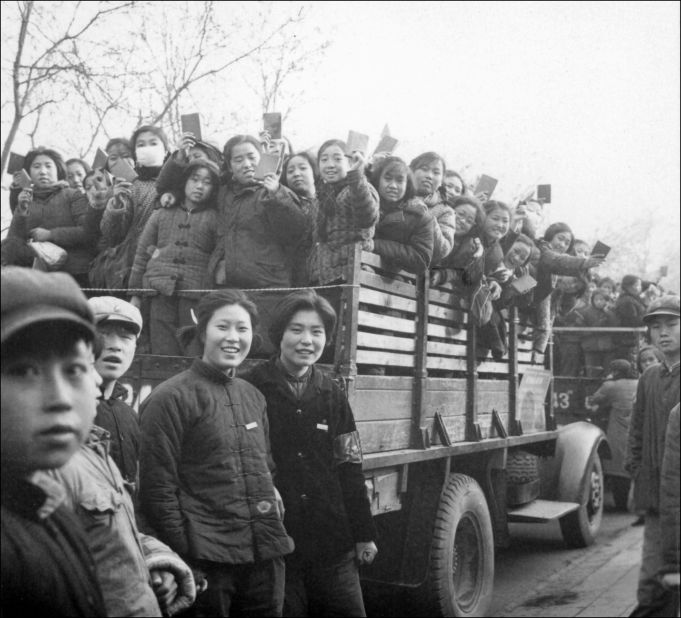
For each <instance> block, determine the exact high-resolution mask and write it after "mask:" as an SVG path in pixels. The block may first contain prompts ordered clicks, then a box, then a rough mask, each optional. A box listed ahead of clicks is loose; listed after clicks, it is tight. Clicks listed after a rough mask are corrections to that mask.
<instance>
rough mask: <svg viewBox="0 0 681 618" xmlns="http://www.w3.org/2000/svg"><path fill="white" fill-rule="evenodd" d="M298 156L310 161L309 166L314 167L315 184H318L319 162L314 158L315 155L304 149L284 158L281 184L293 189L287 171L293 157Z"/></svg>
mask: <svg viewBox="0 0 681 618" xmlns="http://www.w3.org/2000/svg"><path fill="white" fill-rule="evenodd" d="M297 158H301V159H305V160H306V161H307V162H308V164H309V166H310V167H311V168H312V177H313V178H314V182H315V184H317V181H318V180H319V169H318V168H317V162H316V161H315V160H314V157H313V156H312V155H311V154H310V153H309V152H307V151H305V150H303V151H302V152H296V153H294V154H291V155H289V156H288V157H286V159H284V165H282V168H281V178H280V179H279V182H281V184H282V185H284V186H285V187H286V188H287V189H291V187H290V185H289V181H288V173H287V171H286V168H287V167H288V164H289V163H290V162H291V161H292V160H293V159H297ZM291 191H293V189H291ZM294 193H295V191H294Z"/></svg>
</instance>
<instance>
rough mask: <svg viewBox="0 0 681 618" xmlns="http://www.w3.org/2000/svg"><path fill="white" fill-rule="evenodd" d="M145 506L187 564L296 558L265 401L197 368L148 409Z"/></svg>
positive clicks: (197, 364) (246, 387) (144, 421)
mask: <svg viewBox="0 0 681 618" xmlns="http://www.w3.org/2000/svg"><path fill="white" fill-rule="evenodd" d="M140 422H141V427H142V452H141V457H140V499H141V503H142V508H143V511H144V514H145V515H146V516H147V519H148V521H149V524H150V525H151V526H152V528H153V529H154V530H155V531H156V532H158V538H159V539H161V540H162V541H163V542H164V543H167V544H168V545H169V546H170V547H171V549H173V550H174V551H176V552H177V553H178V554H180V556H182V557H183V558H186V559H187V560H189V561H196V560H209V561H211V562H217V563H222V564H248V563H253V562H258V561H263V560H270V559H272V558H275V557H278V556H282V555H284V554H288V553H290V552H291V551H292V549H293V543H292V542H291V539H290V538H289V537H288V536H287V535H286V531H285V530H284V525H283V522H282V521H281V519H280V517H279V514H278V512H277V507H276V498H275V491H274V484H273V482H272V474H271V470H272V468H273V464H272V460H271V456H270V446H269V438H268V433H269V427H268V422H267V411H266V407H265V398H264V397H263V396H262V394H261V393H260V392H259V391H258V390H257V389H255V388H254V387H253V386H251V385H250V384H248V383H247V382H245V381H244V380H241V379H240V378H230V377H228V376H226V375H225V374H224V373H222V372H220V371H218V370H217V369H215V368H213V367H211V366H210V365H208V364H206V363H204V362H203V361H201V360H198V359H197V360H195V361H194V364H193V365H192V366H191V368H190V369H188V370H187V371H183V372H182V373H180V374H178V375H176V376H174V377H172V378H170V379H169V380H166V381H165V382H163V384H161V385H159V386H158V387H157V388H155V389H154V390H153V391H152V393H151V394H150V395H149V397H148V398H147V399H145V401H144V403H143V404H142V408H141V412H140Z"/></svg>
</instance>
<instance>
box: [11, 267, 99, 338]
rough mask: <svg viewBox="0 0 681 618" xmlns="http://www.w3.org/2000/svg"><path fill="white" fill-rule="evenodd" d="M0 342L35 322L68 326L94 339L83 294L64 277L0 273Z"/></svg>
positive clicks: (27, 272)
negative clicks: (0, 337) (65, 324)
mask: <svg viewBox="0 0 681 618" xmlns="http://www.w3.org/2000/svg"><path fill="white" fill-rule="evenodd" d="M0 281H1V282H2V284H1V294H0V306H1V307H2V309H1V312H2V317H1V320H0V321H1V322H2V327H1V330H2V342H3V343H4V342H5V341H6V340H7V339H8V338H9V337H10V336H12V335H14V334H15V333H17V332H18V331H20V330H22V329H24V328H27V327H28V326H31V325H33V324H36V323H38V322H49V321H61V322H71V323H72V324H76V325H78V326H79V327H81V328H82V330H83V331H84V332H85V333H86V334H87V336H88V338H89V339H93V338H94V333H95V330H94V318H93V315H92V310H91V309H90V306H89V305H88V302H87V298H85V294H83V291H82V290H81V289H80V287H79V286H78V284H77V283H76V281H75V280H74V279H73V277H71V275H68V274H66V273H62V272H56V273H47V272H43V271H41V270H34V269H31V268H21V267H19V266H5V267H3V268H2V269H1V270H0Z"/></svg>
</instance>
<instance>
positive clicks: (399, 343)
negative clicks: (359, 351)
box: [357, 331, 414, 354]
mask: <svg viewBox="0 0 681 618" xmlns="http://www.w3.org/2000/svg"><path fill="white" fill-rule="evenodd" d="M357 347H358V348H373V349H377V350H394V351H396V352H409V353H412V354H413V352H414V340H413V339H411V338H409V337H392V336H391V335H378V334H376V333H365V332H362V331H360V332H358V333H357Z"/></svg>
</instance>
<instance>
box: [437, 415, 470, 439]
mask: <svg viewBox="0 0 681 618" xmlns="http://www.w3.org/2000/svg"><path fill="white" fill-rule="evenodd" d="M442 423H443V425H444V426H445V428H446V429H447V433H448V434H449V439H450V440H451V441H452V442H463V441H464V440H465V439H466V415H465V414H464V415H461V416H443V417H442Z"/></svg>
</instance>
